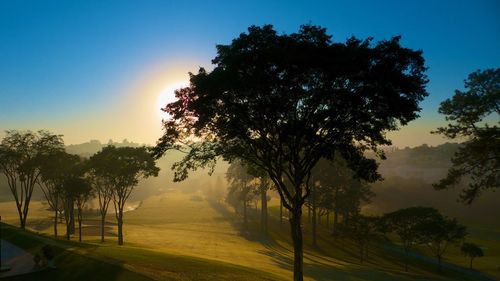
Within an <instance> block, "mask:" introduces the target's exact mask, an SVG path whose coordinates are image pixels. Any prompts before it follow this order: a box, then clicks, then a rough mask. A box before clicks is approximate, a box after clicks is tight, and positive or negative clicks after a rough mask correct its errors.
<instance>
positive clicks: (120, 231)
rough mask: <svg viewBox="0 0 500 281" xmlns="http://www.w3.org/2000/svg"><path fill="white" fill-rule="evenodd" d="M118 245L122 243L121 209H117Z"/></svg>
mask: <svg viewBox="0 0 500 281" xmlns="http://www.w3.org/2000/svg"><path fill="white" fill-rule="evenodd" d="M118 245H123V210H122V209H121V208H120V210H118Z"/></svg>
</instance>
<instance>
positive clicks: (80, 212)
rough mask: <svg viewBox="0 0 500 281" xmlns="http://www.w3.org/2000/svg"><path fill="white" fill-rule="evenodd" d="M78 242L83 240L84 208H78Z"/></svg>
mask: <svg viewBox="0 0 500 281" xmlns="http://www.w3.org/2000/svg"><path fill="white" fill-rule="evenodd" d="M78 242H82V210H81V209H80V208H78Z"/></svg>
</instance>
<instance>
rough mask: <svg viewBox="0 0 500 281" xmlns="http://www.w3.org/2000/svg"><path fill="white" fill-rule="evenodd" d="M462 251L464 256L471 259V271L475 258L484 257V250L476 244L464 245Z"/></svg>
mask: <svg viewBox="0 0 500 281" xmlns="http://www.w3.org/2000/svg"><path fill="white" fill-rule="evenodd" d="M460 250H461V251H462V254H464V256H466V257H469V258H470V269H472V261H473V260H474V259H475V258H478V257H482V256H484V252H483V249H481V247H479V246H478V245H476V244H474V243H463V244H462V247H461V248H460Z"/></svg>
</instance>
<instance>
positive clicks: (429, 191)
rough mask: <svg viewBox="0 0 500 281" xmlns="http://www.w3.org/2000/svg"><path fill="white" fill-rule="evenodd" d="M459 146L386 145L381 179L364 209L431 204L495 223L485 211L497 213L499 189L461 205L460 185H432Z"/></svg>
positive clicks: (449, 212)
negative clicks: (370, 201)
mask: <svg viewBox="0 0 500 281" xmlns="http://www.w3.org/2000/svg"><path fill="white" fill-rule="evenodd" d="M459 147H460V144H457V143H445V144H442V145H438V146H435V147H432V146H428V145H425V144H424V145H421V146H418V147H414V148H404V149H397V148H389V149H387V150H386V156H387V160H383V161H379V162H380V167H379V172H380V173H381V175H382V177H383V178H384V180H383V181H380V182H376V183H374V184H372V190H373V191H374V192H375V193H376V196H375V197H374V198H373V200H372V201H373V202H372V203H371V204H369V205H367V206H365V211H367V212H370V213H377V214H381V213H385V212H389V211H393V210H396V209H399V208H405V207H409V206H417V205H420V206H431V207H435V208H437V209H439V210H441V211H442V212H443V213H445V214H447V215H448V216H452V217H457V218H459V219H460V220H464V221H468V222H483V223H497V224H498V222H497V221H495V220H497V218H495V217H494V216H486V215H485V214H489V213H490V214H491V213H500V206H499V205H498V202H500V192H496V193H495V192H492V191H488V192H484V193H483V194H482V196H481V197H480V198H478V199H477V200H476V201H475V202H473V203H472V204H471V205H464V204H463V203H461V202H457V201H458V198H459V193H460V190H461V189H462V186H458V187H456V188H455V189H450V190H440V191H436V190H434V188H433V187H432V183H435V182H437V181H438V180H440V179H441V178H443V177H444V176H445V175H446V174H447V172H448V168H449V167H450V166H451V161H450V159H451V158H452V157H453V155H454V153H455V152H456V151H457V149H458V148H459Z"/></svg>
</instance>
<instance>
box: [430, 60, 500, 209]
mask: <svg viewBox="0 0 500 281" xmlns="http://www.w3.org/2000/svg"><path fill="white" fill-rule="evenodd" d="M465 88H466V91H459V90H456V91H455V95H453V97H452V98H450V99H447V100H445V101H443V102H442V103H441V106H440V108H439V113H441V114H444V115H445V116H446V120H447V121H449V122H450V123H449V124H448V126H447V127H441V128H438V130H437V131H436V132H434V133H439V134H443V135H444V136H446V137H448V138H450V139H465V142H464V143H463V145H462V146H460V147H459V149H458V151H457V152H456V153H455V155H454V156H453V158H452V159H451V162H452V167H451V168H450V170H449V171H448V175H447V176H446V177H445V178H444V179H442V180H441V181H439V182H438V183H437V184H435V185H434V187H435V188H436V189H445V188H449V187H452V186H455V185H457V184H458V183H460V181H461V180H462V178H464V177H467V178H468V179H470V180H469V183H468V186H467V187H466V188H464V189H463V191H462V194H461V195H460V199H461V200H462V201H463V202H465V203H467V204H470V203H472V201H474V199H476V198H477V197H478V196H479V194H480V193H481V191H482V190H485V189H497V188H499V187H500V127H498V125H499V124H500V119H499V116H500V69H499V68H497V69H487V70H484V71H480V70H478V71H476V72H473V73H471V74H470V75H469V77H468V78H467V80H465ZM488 117H490V118H488Z"/></svg>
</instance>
